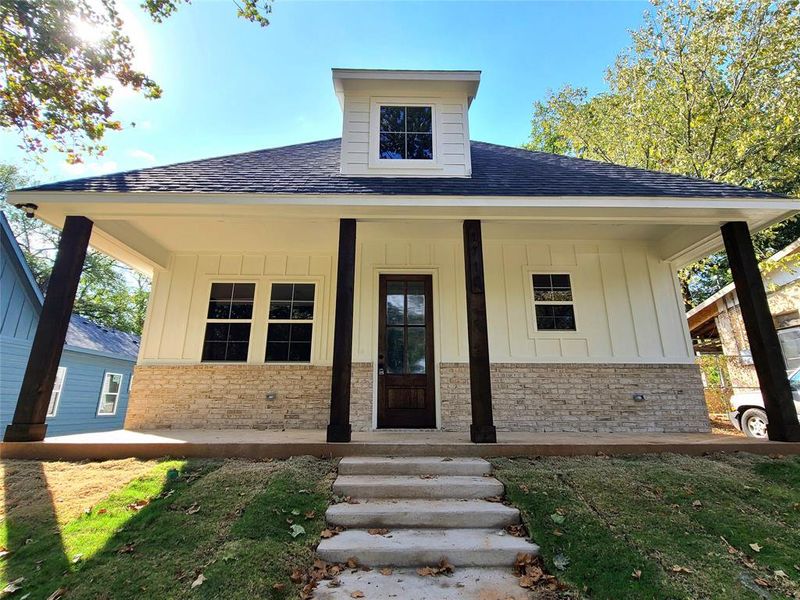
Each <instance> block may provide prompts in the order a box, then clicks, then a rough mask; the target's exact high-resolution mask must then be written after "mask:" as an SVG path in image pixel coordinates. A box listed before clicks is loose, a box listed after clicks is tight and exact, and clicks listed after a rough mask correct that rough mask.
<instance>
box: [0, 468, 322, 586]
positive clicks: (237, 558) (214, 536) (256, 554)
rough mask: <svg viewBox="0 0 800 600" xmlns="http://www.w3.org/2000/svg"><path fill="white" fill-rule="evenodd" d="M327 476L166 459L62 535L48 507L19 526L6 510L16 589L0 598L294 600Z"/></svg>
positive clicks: (7, 567) (8, 577)
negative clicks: (55, 595) (296, 577)
mask: <svg viewBox="0 0 800 600" xmlns="http://www.w3.org/2000/svg"><path fill="white" fill-rule="evenodd" d="M12 462H15V461H7V462H6V463H5V464H4V467H5V468H6V470H7V469H9V468H11V467H13V465H11V464H9V463H12ZM16 462H17V463H21V462H28V461H16ZM102 464H103V463H87V468H92V467H94V468H102ZM334 468H335V463H334V462H333V461H330V460H318V459H314V458H310V457H296V458H292V459H288V460H283V461H263V462H254V461H246V460H188V461H186V460H163V461H160V462H159V463H158V464H157V465H156V466H155V467H153V468H152V469H151V470H150V471H148V472H146V473H145V474H144V475H142V476H140V477H138V478H136V479H134V480H133V481H131V482H130V483H128V484H127V485H125V486H123V487H122V488H120V489H117V490H116V491H113V492H112V493H111V494H110V495H109V496H108V497H107V498H106V499H105V500H103V501H101V502H99V503H97V504H95V505H94V506H92V507H90V509H89V510H87V511H86V512H85V513H83V514H81V515H80V516H78V517H76V518H73V519H72V520H70V521H68V522H67V523H65V524H63V525H62V526H61V527H60V531H59V526H58V524H57V523H56V521H55V519H54V518H53V511H52V509H51V510H47V509H45V510H44V511H42V514H41V515H40V516H39V518H37V519H30V518H26V519H24V520H20V521H17V520H16V519H14V518H13V511H9V514H5V513H4V522H3V527H2V531H0V546H2V547H3V548H5V549H6V551H7V552H8V554H6V555H5V556H4V558H3V559H1V560H0V569H2V571H1V572H0V573H1V575H0V583H1V585H0V589H2V588H3V587H5V586H8V585H9V584H10V583H11V582H14V581H18V580H19V578H20V577H24V579H23V580H22V581H19V583H17V584H16V587H18V588H19V589H18V590H17V591H15V592H13V593H12V594H0V595H2V596H5V595H8V597H9V598H22V597H23V596H25V594H30V596H28V600H37V599H38V598H42V599H43V600H44V599H46V598H48V597H50V596H51V594H53V593H54V592H56V591H58V590H62V597H64V598H87V599H88V598H91V599H93V600H94V599H105V598H221V597H224V598H253V597H261V598H271V599H272V598H274V599H282V598H297V597H298V594H299V591H298V587H299V586H297V585H296V584H294V583H292V582H291V581H290V579H289V576H290V574H291V573H292V571H293V570H294V569H301V570H305V569H307V568H309V567H310V565H311V564H312V563H313V557H314V553H313V547H314V546H315V545H316V543H317V541H318V539H319V533H320V532H321V531H322V528H323V520H324V512H325V507H327V505H328V503H329V501H330V486H331V482H332V480H333V472H334ZM56 493H57V490H56Z"/></svg>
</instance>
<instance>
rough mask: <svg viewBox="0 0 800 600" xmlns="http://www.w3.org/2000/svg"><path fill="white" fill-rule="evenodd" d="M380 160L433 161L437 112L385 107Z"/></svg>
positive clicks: (383, 108) (423, 109) (422, 108)
mask: <svg viewBox="0 0 800 600" xmlns="http://www.w3.org/2000/svg"><path fill="white" fill-rule="evenodd" d="M379 133H380V136H379V149H378V157H379V158H380V159H381V160H433V108H432V107H430V106H381V107H380V130H379Z"/></svg>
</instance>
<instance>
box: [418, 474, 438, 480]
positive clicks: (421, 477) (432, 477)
mask: <svg viewBox="0 0 800 600" xmlns="http://www.w3.org/2000/svg"><path fill="white" fill-rule="evenodd" d="M419 478H420V479H436V475H427V474H426V475H420V476H419Z"/></svg>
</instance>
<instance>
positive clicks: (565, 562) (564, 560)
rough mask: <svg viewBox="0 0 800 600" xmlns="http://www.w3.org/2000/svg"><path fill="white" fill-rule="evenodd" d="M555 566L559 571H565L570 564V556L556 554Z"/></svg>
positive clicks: (554, 558)
mask: <svg viewBox="0 0 800 600" xmlns="http://www.w3.org/2000/svg"><path fill="white" fill-rule="evenodd" d="M553 566H554V567H555V568H556V569H558V570H559V571H564V570H566V568H567V567H568V566H569V557H567V556H564V555H563V554H556V555H555V557H553Z"/></svg>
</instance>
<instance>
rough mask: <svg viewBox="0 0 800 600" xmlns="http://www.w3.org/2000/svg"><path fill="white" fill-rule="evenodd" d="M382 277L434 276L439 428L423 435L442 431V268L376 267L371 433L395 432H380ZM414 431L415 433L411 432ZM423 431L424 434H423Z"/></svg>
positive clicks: (434, 323)
mask: <svg viewBox="0 0 800 600" xmlns="http://www.w3.org/2000/svg"><path fill="white" fill-rule="evenodd" d="M381 275H430V276H431V294H432V296H433V298H432V299H431V300H432V301H431V307H432V309H433V364H434V369H433V391H434V394H433V395H434V401H435V410H434V412H435V415H436V426H435V427H434V428H432V429H425V430H424V431H441V429H442V396H441V387H440V380H439V363H440V358H439V348H440V347H441V337H440V330H439V327H440V319H439V316H440V311H439V299H440V297H439V267H431V266H430V265H428V266H424V267H419V268H414V267H389V266H375V267H374V268H373V270H372V281H373V288H372V289H373V294H372V300H371V302H372V311H371V314H372V327H371V328H370V329H371V330H372V342H371V344H370V346H371V348H372V358H371V360H370V365H371V368H372V420H371V421H372V423H371V429H372V431H396V430H393V429H388V430H387V429H378V335H379V333H380V332H379V331H378V328H379V327H378V322H379V318H380V315H379V312H380V300H381V298H380V296H381V292H380V276H381ZM409 431H413V430H409ZM420 431H423V430H420Z"/></svg>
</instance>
